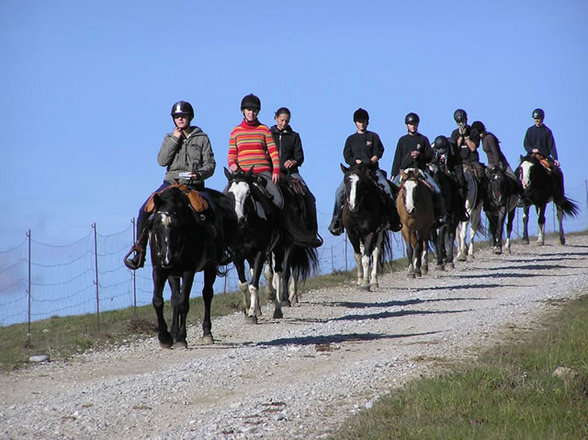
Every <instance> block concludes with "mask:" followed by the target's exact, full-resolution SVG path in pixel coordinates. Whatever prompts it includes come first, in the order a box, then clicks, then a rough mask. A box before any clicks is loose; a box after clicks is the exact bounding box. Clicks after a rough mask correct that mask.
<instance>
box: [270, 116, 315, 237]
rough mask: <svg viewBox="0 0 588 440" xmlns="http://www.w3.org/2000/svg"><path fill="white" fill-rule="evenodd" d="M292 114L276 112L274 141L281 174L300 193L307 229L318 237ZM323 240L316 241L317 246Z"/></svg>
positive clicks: (300, 143)
mask: <svg viewBox="0 0 588 440" xmlns="http://www.w3.org/2000/svg"><path fill="white" fill-rule="evenodd" d="M290 117H291V113H290V110H289V109H288V108H287V107H280V108H279V109H278V110H276V113H275V116H274V119H275V121H276V125H273V126H272V127H271V132H272V135H273V137H274V141H275V143H276V145H277V148H278V153H279V156H280V172H281V174H282V175H284V176H287V179H286V180H287V182H286V184H289V185H290V187H291V188H292V189H293V191H294V192H295V193H300V194H301V195H300V196H301V198H302V200H303V204H304V207H305V209H306V225H304V226H305V227H306V229H308V231H309V232H310V233H311V234H313V235H314V236H315V237H316V236H317V235H318V222H317V215H316V199H315V197H314V195H313V194H312V192H311V191H310V188H308V185H307V184H306V182H305V181H304V179H303V178H302V176H301V175H300V172H299V169H298V168H299V167H300V166H302V163H303V162H304V150H303V149H302V141H301V140H300V135H299V134H298V133H297V132H295V131H294V130H292V127H291V126H290ZM319 242H320V243H322V240H320V239H318V238H317V239H316V242H315V243H314V244H316V245H317V246H320V244H319Z"/></svg>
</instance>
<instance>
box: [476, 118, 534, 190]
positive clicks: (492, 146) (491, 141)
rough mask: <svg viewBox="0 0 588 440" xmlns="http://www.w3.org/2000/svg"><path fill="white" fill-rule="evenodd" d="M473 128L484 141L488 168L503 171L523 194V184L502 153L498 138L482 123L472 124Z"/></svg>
mask: <svg viewBox="0 0 588 440" xmlns="http://www.w3.org/2000/svg"><path fill="white" fill-rule="evenodd" d="M472 128H473V129H475V130H476V131H477V132H478V133H479V134H480V139H481V140H482V150H483V151H484V153H486V157H487V158H488V167H489V168H499V169H501V170H503V171H504V173H505V174H506V177H508V178H509V179H510V180H511V181H512V183H513V185H514V187H515V188H517V192H518V193H519V194H521V193H522V191H523V187H522V186H521V182H520V181H519V179H518V178H517V176H516V175H515V173H514V172H513V170H512V168H511V167H510V165H509V163H508V160H506V157H505V156H504V154H503V153H502V150H501V149H500V141H499V140H498V138H497V137H496V136H495V135H494V134H493V133H490V132H489V131H486V126H485V125H484V123H483V122H482V121H474V122H472Z"/></svg>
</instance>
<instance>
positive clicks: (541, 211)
mask: <svg viewBox="0 0 588 440" xmlns="http://www.w3.org/2000/svg"><path fill="white" fill-rule="evenodd" d="M546 208H547V205H541V206H540V207H539V206H538V207H537V217H538V218H539V219H538V224H539V231H538V232H537V244H538V245H539V246H543V245H544V244H545V209H546Z"/></svg>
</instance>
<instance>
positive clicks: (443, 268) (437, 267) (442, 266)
mask: <svg viewBox="0 0 588 440" xmlns="http://www.w3.org/2000/svg"><path fill="white" fill-rule="evenodd" d="M435 270H438V271H444V270H445V266H444V265H442V264H437V265H435Z"/></svg>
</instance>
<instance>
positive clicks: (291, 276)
mask: <svg viewBox="0 0 588 440" xmlns="http://www.w3.org/2000/svg"><path fill="white" fill-rule="evenodd" d="M279 185H280V189H281V191H282V194H283V196H284V208H283V212H284V220H285V225H284V227H283V228H282V233H281V234H280V239H279V240H278V243H276V246H275V247H274V250H273V252H272V255H271V257H269V258H268V262H267V263H266V265H265V269H264V275H265V278H266V281H267V283H266V288H267V291H268V298H270V299H274V300H275V299H276V295H277V299H278V300H279V301H280V303H281V305H282V306H286V307H289V306H292V305H295V304H296V303H298V283H299V282H301V281H302V282H304V281H305V280H306V279H307V278H308V277H309V276H310V275H311V274H312V273H316V272H318V263H319V260H318V253H317V251H316V248H317V247H318V246H317V244H318V245H319V246H320V245H322V239H317V238H316V234H315V233H314V229H315V226H316V219H314V222H312V221H311V220H310V219H309V217H310V216H311V215H316V214H314V213H312V212H308V209H307V206H308V205H307V204H306V202H305V197H307V194H306V193H305V191H308V190H307V189H305V188H304V187H303V186H302V185H301V184H300V182H299V181H298V180H296V179H293V178H292V177H291V176H290V175H289V174H285V173H283V174H282V178H281V179H280V181H279ZM313 224H314V225H313ZM313 241H314V242H315V243H312V242H313ZM272 263H273V264H272Z"/></svg>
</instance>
